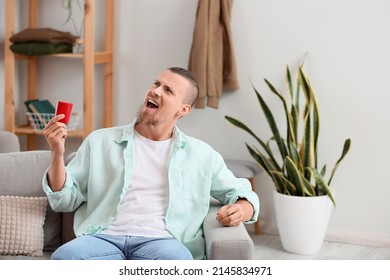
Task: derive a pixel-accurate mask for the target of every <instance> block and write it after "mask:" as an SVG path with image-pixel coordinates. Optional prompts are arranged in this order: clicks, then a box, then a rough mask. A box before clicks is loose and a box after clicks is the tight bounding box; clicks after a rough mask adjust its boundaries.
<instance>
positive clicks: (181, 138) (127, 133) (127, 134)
mask: <svg viewBox="0 0 390 280" xmlns="http://www.w3.org/2000/svg"><path fill="white" fill-rule="evenodd" d="M135 124H136V120H134V121H133V122H132V123H131V124H129V125H126V126H123V127H122V132H121V133H120V134H119V135H118V137H117V139H116V140H115V142H117V143H118V144H121V143H123V142H129V140H130V139H133V137H134V127H135ZM172 144H173V148H174V150H175V151H176V150H178V149H181V148H185V146H186V145H187V138H186V136H185V134H184V133H183V132H181V131H180V129H179V128H178V127H177V126H176V125H175V126H174V127H173V134H172Z"/></svg>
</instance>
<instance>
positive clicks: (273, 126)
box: [252, 84, 288, 158]
mask: <svg viewBox="0 0 390 280" xmlns="http://www.w3.org/2000/svg"><path fill="white" fill-rule="evenodd" d="M252 87H253V90H254V91H255V93H256V96H257V99H258V101H259V104H260V106H261V108H262V110H263V113H264V115H265V118H266V120H267V122H268V125H269V127H270V129H271V131H272V133H273V136H274V138H275V141H276V143H277V145H278V148H279V151H280V154H281V156H282V158H284V157H286V156H287V155H288V154H287V148H286V146H285V144H284V141H283V139H282V137H281V136H280V133H279V129H278V127H277V125H276V122H275V118H274V116H273V114H272V112H271V110H270V109H269V107H268V105H267V104H266V103H265V101H264V99H263V97H262V96H261V95H260V93H259V92H258V91H257V89H256V88H255V87H254V86H253V84H252Z"/></svg>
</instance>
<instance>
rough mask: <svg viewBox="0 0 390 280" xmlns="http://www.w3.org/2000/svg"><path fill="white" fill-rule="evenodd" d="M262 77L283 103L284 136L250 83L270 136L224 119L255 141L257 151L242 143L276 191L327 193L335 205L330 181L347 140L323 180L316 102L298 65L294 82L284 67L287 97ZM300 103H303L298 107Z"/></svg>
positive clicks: (305, 194)
mask: <svg viewBox="0 0 390 280" xmlns="http://www.w3.org/2000/svg"><path fill="white" fill-rule="evenodd" d="M264 80H265V83H266V84H267V86H268V88H269V89H270V91H271V92H272V93H273V94H275V95H276V96H277V97H278V98H279V100H280V101H281V103H282V105H283V110H284V113H285V118H286V122H287V126H286V127H287V128H286V135H285V136H284V137H283V136H282V135H281V133H280V131H279V128H278V125H277V123H276V121H275V118H274V116H273V114H272V111H271V109H270V108H269V106H268V105H267V104H266V102H265V100H264V98H263V96H262V95H261V94H260V93H259V91H258V90H257V89H256V88H255V86H254V85H253V83H252V88H253V89H254V92H255V93H256V96H257V99H258V101H259V104H260V107H261V109H262V112H263V113H264V115H265V118H266V120H267V122H268V125H269V128H270V129H271V131H272V137H271V138H270V139H268V141H264V140H262V139H261V138H260V137H258V136H257V135H256V134H255V133H254V132H253V130H251V129H250V128H249V127H248V126H246V125H245V124H244V123H242V122H241V121H239V120H237V119H236V118H233V117H230V116H225V119H226V120H228V121H229V122H230V123H231V124H233V125H235V126H237V127H239V128H241V129H243V130H244V131H246V132H248V133H249V134H250V135H251V136H253V137H254V138H255V139H256V141H257V142H258V143H259V145H260V146H261V148H262V149H261V150H260V149H259V148H258V147H256V146H254V145H249V144H248V143H245V145H246V147H247V149H248V151H249V153H250V155H251V156H252V157H253V159H254V160H255V161H256V162H257V163H258V164H259V165H260V166H261V167H262V169H264V171H265V172H266V173H267V174H268V175H269V176H270V177H271V179H272V181H273V182H274V184H275V187H276V190H277V191H278V192H279V193H282V194H286V195H293V196H319V195H328V196H329V198H330V199H331V201H332V202H333V204H334V205H336V203H335V200H334V197H333V194H332V191H331V189H330V184H331V182H332V179H333V176H334V174H335V172H336V170H337V168H338V166H339V164H340V162H341V161H342V160H343V159H344V157H345V155H346V154H347V153H348V151H349V149H350V146H351V139H346V140H345V142H344V147H343V150H342V153H341V156H340V158H339V159H338V160H337V161H336V163H335V164H334V166H333V169H332V171H331V173H330V176H329V178H328V179H325V176H326V165H324V166H322V167H321V168H319V167H318V139H319V132H320V114H319V107H318V102H317V98H316V95H315V93H314V91H313V88H312V86H311V85H310V82H309V80H308V78H307V76H306V75H305V73H304V71H303V69H302V65H300V66H299V67H298V71H297V77H296V79H295V82H293V80H292V77H291V73H290V70H289V67H288V66H287V69H286V85H287V86H286V88H287V92H288V96H289V98H286V97H285V96H284V95H283V94H282V93H281V92H280V91H279V90H277V89H276V88H275V87H274V86H273V85H272V84H271V83H270V82H269V81H268V80H267V79H264ZM302 93H303V94H302ZM302 95H303V96H304V100H303V102H301V100H300V99H301V96H302ZM300 105H303V106H302V108H300ZM271 143H275V144H276V146H277V149H276V150H277V152H278V155H276V154H275V153H274V151H273V150H272V144H271Z"/></svg>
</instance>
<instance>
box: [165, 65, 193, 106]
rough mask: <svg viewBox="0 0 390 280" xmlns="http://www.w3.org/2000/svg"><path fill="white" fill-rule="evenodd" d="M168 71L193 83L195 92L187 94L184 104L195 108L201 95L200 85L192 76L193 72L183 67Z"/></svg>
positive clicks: (171, 68) (172, 68)
mask: <svg viewBox="0 0 390 280" xmlns="http://www.w3.org/2000/svg"><path fill="white" fill-rule="evenodd" d="M168 70H169V71H171V72H172V73H175V74H178V75H180V76H182V77H184V78H186V79H187V80H188V81H189V82H190V83H191V85H192V87H193V90H191V91H190V92H187V95H186V97H185V100H184V102H185V103H188V104H191V106H194V105H195V103H196V100H197V99H198V95H199V84H198V80H197V79H196V78H195V76H194V74H192V72H191V71H189V70H187V69H185V68H182V67H170V68H168Z"/></svg>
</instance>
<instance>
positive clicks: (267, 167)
mask: <svg viewBox="0 0 390 280" xmlns="http://www.w3.org/2000/svg"><path fill="white" fill-rule="evenodd" d="M246 147H247V149H248V151H249V153H250V155H251V156H252V157H253V158H254V160H255V161H256V162H257V163H258V164H259V165H260V166H261V167H262V168H263V169H264V171H265V172H267V174H268V175H269V176H270V177H271V179H272V181H273V182H274V184H275V187H276V189H277V190H278V192H282V193H283V192H284V190H285V185H284V183H283V181H281V180H280V179H279V178H278V177H275V176H274V175H273V173H274V172H278V167H276V166H275V165H274V164H273V163H272V161H270V160H269V159H267V158H266V157H265V156H264V155H263V153H261V152H260V151H259V150H257V149H256V150H255V149H254V148H252V147H250V146H249V145H248V144H246ZM279 172H280V171H279Z"/></svg>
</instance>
